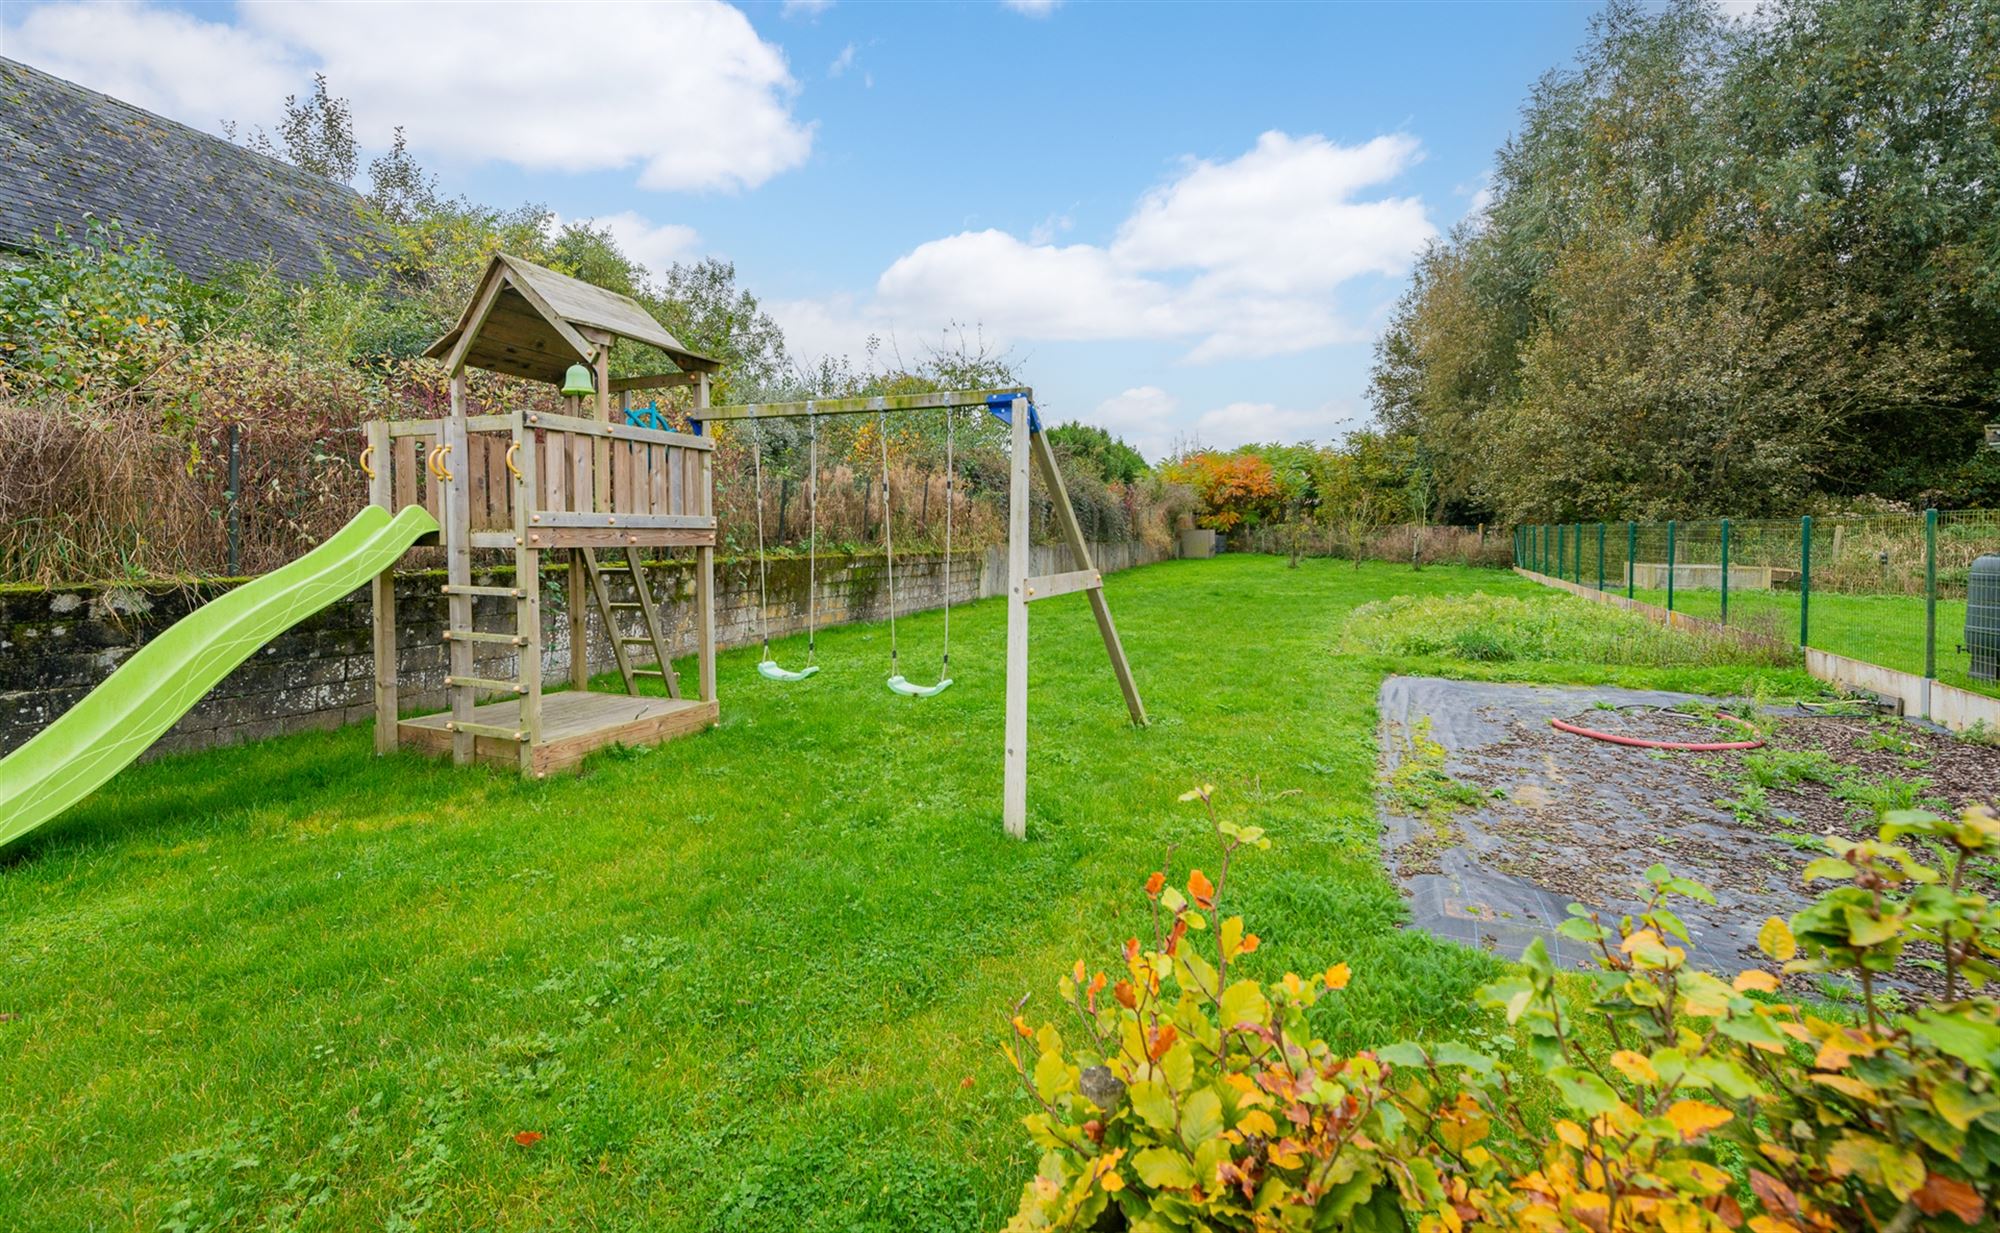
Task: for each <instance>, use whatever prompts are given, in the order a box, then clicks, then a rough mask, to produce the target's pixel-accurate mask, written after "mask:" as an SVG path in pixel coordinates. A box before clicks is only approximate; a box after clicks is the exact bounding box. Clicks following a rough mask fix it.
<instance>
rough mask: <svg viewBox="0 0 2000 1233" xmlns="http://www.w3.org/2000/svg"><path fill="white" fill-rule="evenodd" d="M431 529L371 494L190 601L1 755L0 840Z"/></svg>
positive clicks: (413, 513) (137, 747)
mask: <svg viewBox="0 0 2000 1233" xmlns="http://www.w3.org/2000/svg"><path fill="white" fill-rule="evenodd" d="M437 529H438V524H437V520H436V519H435V518H432V517H431V516H430V514H428V513H426V512H425V511H424V510H423V509H421V508H419V507H417V506H414V505H412V506H410V507H409V508H407V509H405V510H403V512H401V513H399V514H397V515H396V516H395V517H393V518H392V517H390V516H389V511H387V510H385V509H383V508H381V507H380V506H375V505H371V506H369V507H368V508H367V509H365V510H362V511H361V513H359V514H357V515H356V516H355V518H354V521H352V522H350V523H348V524H347V525H346V526H345V527H342V528H341V529H340V531H339V532H338V533H337V534H335V535H334V536H333V538H331V539H329V540H327V541H326V543H324V544H321V545H320V546H319V547H318V548H315V549H313V550H312V551H311V552H309V553H307V554H306V555H305V556H302V557H300V558H299V559H298V560H296V561H293V562H292V563H291V564H290V565H287V566H285V567H284V568H283V569H279V570H275V571H273V572H271V573H268V574H265V575H264V576H263V577H261V578H257V579H254V580H252V581H250V582H246V583H244V584H243V585H242V586H239V587H237V588H235V589H234V590H232V591H230V592H229V593H228V594H227V595H224V596H222V597H220V598H218V599H217V600H215V601H214V602H213V603H209V604H204V605H203V606H202V607H200V608H198V609H196V610H195V611H193V612H191V613H189V614H188V615H187V616H186V617H185V618H184V619H182V620H180V621H177V622H175V623H174V625H173V626H172V627H170V628H168V629H167V630H165V631H163V632H162V633H161V634H160V636H159V637H157V638H154V639H153V640H152V641H151V642H148V643H147V644H146V645H145V646H142V647H140V648H139V649H138V650H137V651H134V652H133V653H132V655H131V656H130V657H129V658H128V659H126V661H125V662H124V663H123V664H120V665H119V667H118V670H117V671H116V672H113V673H112V674H111V675H110V677H109V678H107V679H106V680H105V682H104V683H103V684H102V685H99V686H98V687H97V688H96V689H94V690H92V691H90V693H89V694H87V695H85V697H84V698H83V700H82V701H81V702H78V703H77V704H76V705H75V706H73V707H71V708H70V709H69V710H68V711H67V712H65V713H64V714H63V716H62V717H61V718H60V719H58V720H56V721H55V722H54V723H52V724H50V725H49V726H48V727H47V728H44V729H43V730H42V731H40V732H38V733H36V734H35V736H34V737H33V738H31V739H30V740H29V741H28V742H27V744H25V745H22V746H21V747H20V748H19V749H17V750H15V751H14V752H13V753H11V754H9V755H7V757H5V758H4V759H0V847H4V846H6V845H7V844H10V843H12V842H14V841H15V840H16V839H19V838H20V837H21V836H23V835H25V834H27V833H28V832H29V831H31V830H34V829H35V828H36V827H38V826H40V825H41V824H42V823H44V822H46V821H48V820H49V819H50V818H53V817H55V816H56V815H57V814H59V813H61V812H62V811H63V810H65V809H67V808H69V807H70V806H71V805H74V804H75V803H76V802H78V801H80V800H82V799H83V798H84V797H86V796H88V795H89V794H90V793H92V792H94V791H96V790H97V789H98V788H99V787H101V786H102V785H103V784H104V782H105V781H106V780H108V779H110V778H111V777H112V776H113V775H116V774H117V773H118V772H119V771H121V770H123V769H125V767H127V766H129V765H130V764H131V762H132V760H133V759H134V758H137V757H138V756H139V755H140V754H142V753H144V752H146V750H147V749H148V748H149V747H150V746H151V745H152V744H153V742H154V741H156V740H158V739H160V737H161V736H162V735H163V734H164V733H165V732H166V731H167V729H169V728H171V727H173V725H174V721H175V720H177V719H179V718H180V717H181V716H182V715H185V714H186V713H187V712H188V711H189V710H190V709H191V708H192V707H193V706H194V705H195V703H197V702H200V701H201V700H202V698H203V696H205V695H206V694H207V693H208V691H209V690H211V689H213V688H215V686H216V685H218V684H220V683H221V682H222V679H223V678H224V677H226V676H228V675H229V674H230V672H232V671H234V670H235V668H236V667H237V665H239V664H241V663H242V662H243V661H244V660H246V659H248V658H250V657H251V656H252V655H254V654H256V653H257V650H258V648H259V647H262V646H263V645H264V644H265V643H267V642H269V641H270V640H271V639H272V638H274V637H276V636H277V635H278V634H280V633H282V632H284V631H285V630H287V629H289V628H291V627H292V626H294V625H296V624H298V623H299V622H300V621H303V620H305V619H306V618H307V617H309V616H311V615H313V614H314V613H316V612H318V611H320V610H321V609H323V608H325V607H327V606H328V605H330V604H332V603H333V602H334V601H335V600H338V599H339V598H341V597H342V596H344V595H348V594H351V593H352V592H353V591H354V590H355V588H357V587H359V586H361V585H363V584H364V583H366V582H367V581H368V580H369V579H370V578H372V577H374V576H375V575H376V574H378V573H381V572H382V571H383V570H384V569H387V568H388V567H389V566H391V565H393V564H394V563H395V562H396V559H397V558H398V557H400V556H401V555H402V554H403V553H404V551H405V550H407V549H408V548H409V547H410V545H411V544H413V543H415V542H416V541H417V539H418V537H420V536H423V535H426V534H429V533H431V532H433V531H436V530H437Z"/></svg>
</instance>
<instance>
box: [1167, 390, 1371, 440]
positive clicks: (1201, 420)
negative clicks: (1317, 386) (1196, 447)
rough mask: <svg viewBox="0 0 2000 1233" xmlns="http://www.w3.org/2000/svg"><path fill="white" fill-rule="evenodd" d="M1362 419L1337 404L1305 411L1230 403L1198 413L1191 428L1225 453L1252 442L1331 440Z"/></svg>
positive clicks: (1260, 403)
mask: <svg viewBox="0 0 2000 1233" xmlns="http://www.w3.org/2000/svg"><path fill="white" fill-rule="evenodd" d="M1363 418H1364V417H1363V416H1361V415H1360V414H1359V413H1357V412H1356V411H1355V410H1354V409H1353V408H1351V407H1347V406H1343V405H1342V404H1340V403H1327V404H1326V405H1324V406H1321V407H1319V408H1317V409H1314V410H1310V411H1307V410H1300V409H1295V408H1289V407H1280V406H1278V405H1276V404H1275V403H1268V402H1232V403H1230V404H1229V405H1228V406H1226V407H1218V408H1216V409H1215V410H1213V411H1204V412H1202V413H1201V414H1200V415H1199V416H1197V417H1196V418H1195V421H1194V425H1193V429H1194V435H1195V436H1196V437H1197V438H1199V439H1200V441H1201V443H1202V444H1203V445H1206V446H1211V447H1213V448H1215V449H1224V450H1226V449H1234V448H1236V447H1237V446H1239V445H1247V444H1249V443H1250V442H1252V441H1333V440H1336V439H1338V438H1339V437H1340V436H1341V435H1342V434H1344V433H1345V432H1347V431H1348V430H1349V429H1351V428H1354V427H1356V426H1358V425H1359V424H1360V423H1361V421H1362V419H1363Z"/></svg>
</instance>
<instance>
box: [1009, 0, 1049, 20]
mask: <svg viewBox="0 0 2000 1233" xmlns="http://www.w3.org/2000/svg"><path fill="white" fill-rule="evenodd" d="M1062 2H1063V0H1000V6H1001V7H1002V8H1009V9H1013V10H1014V11H1015V12H1016V13H1025V14H1027V15H1028V16H1029V17H1047V16H1048V15H1049V14H1051V13H1053V12H1055V11H1056V10H1057V9H1059V8H1061V7H1062Z"/></svg>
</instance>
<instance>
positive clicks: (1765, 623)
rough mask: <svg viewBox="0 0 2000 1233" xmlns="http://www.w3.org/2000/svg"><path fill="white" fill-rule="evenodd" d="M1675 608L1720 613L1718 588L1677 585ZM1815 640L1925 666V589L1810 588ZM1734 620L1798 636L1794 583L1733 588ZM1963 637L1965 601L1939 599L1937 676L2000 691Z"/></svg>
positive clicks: (1652, 595)
mask: <svg viewBox="0 0 2000 1233" xmlns="http://www.w3.org/2000/svg"><path fill="white" fill-rule="evenodd" d="M1635 598H1637V599H1640V600H1642V601H1644V602H1646V603H1649V604H1660V605H1665V603H1666V602H1667V593H1666V592H1665V591H1639V592H1637V594H1636V595H1635ZM1674 608H1675V609H1676V610H1677V611H1682V612H1689V613H1693V614H1694V615H1696V616H1704V617H1708V618H1710V619H1711V620H1713V619H1715V618H1717V617H1719V616H1720V615H1721V613H1722V592H1721V591H1719V590H1713V589H1709V590H1702V589H1676V590H1675V591H1674ZM1809 617H1810V620H1811V626H1810V628H1809V629H1808V631H1807V633H1808V637H1809V638H1810V640H1811V644H1812V645H1813V646H1815V647H1817V648H1819V649H1820V650H1822V651H1831V652H1833V653H1834V654H1835V655H1846V656H1848V657H1849V658H1852V659H1865V660H1867V661H1868V662H1869V663H1871V664H1880V665H1882V666H1883V667H1884V668H1894V669H1897V670H1898V671H1901V672H1914V673H1916V674H1918V675H1919V676H1921V675H1922V674H1923V671H1924V599H1923V596H1921V595H1842V594H1837V593H1834V592H1828V591H1822V592H1816V593H1815V594H1814V595H1813V596H1812V605H1811V612H1810V613H1809ZM1729 620H1730V623H1731V624H1748V625H1749V626H1750V627H1751V628H1753V629H1759V630H1766V631H1768V632H1770V633H1773V634H1777V635H1779V636H1780V637H1783V638H1787V639H1790V640H1792V641H1794V642H1796V641H1797V640H1798V636H1799V595H1798V592H1796V591H1741V590H1733V591H1731V592H1730V593H1729ZM1964 641H1965V601H1964V600H1962V599H1959V600H1949V599H1941V600H1939V601H1938V606H1937V679H1938V680H1940V681H1943V682H1944V683H1945V684H1947V685H1956V686H1958V687H1959V688H1960V689H1970V690H1974V691H1976V692H1978V693H1982V694H1989V695H1991V696H1993V697H2000V687H1996V686H1995V684H1994V683H1993V682H1992V681H1975V680H1973V679H1972V678H1971V677H1970V676H1967V675H1966V672H1965V669H1966V665H1967V662H1968V660H1967V657H1966V655H1965V653H1964V652H1963V651H1960V650H1958V649H1957V648H1958V646H1959V644H1960V643H1962V642H1964Z"/></svg>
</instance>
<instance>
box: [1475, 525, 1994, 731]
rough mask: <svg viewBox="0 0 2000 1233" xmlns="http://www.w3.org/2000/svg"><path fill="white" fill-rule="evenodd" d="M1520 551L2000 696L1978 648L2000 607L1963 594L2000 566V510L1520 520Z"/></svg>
mask: <svg viewBox="0 0 2000 1233" xmlns="http://www.w3.org/2000/svg"><path fill="white" fill-rule="evenodd" d="M1981 557H1990V558H1992V560H1991V561H1989V562H1987V563H1985V564H1983V565H1977V566H1976V565H1975V563H1976V562H1978V561H1979V559H1980V558H1981ZM1514 560H1515V563H1516V564H1518V565H1520V566H1521V567H1522V568H1525V569H1530V570H1533V571H1535V572H1537V573H1541V574H1546V575H1549V576H1550V577H1555V578H1561V579H1564V580H1566V581H1569V582H1574V583H1577V584H1578V585H1581V586H1586V587H1594V588H1597V589H1599V590H1606V591H1614V592H1617V593H1619V594H1623V595H1625V596H1628V597H1629V598H1632V599H1636V600H1639V601H1641V602H1644V603H1649V604H1656V605H1659V606H1661V607H1664V608H1666V609H1668V610H1669V611H1673V612H1685V613H1688V614H1689V615H1691V616H1698V617H1706V618H1708V619H1709V620H1714V621H1720V622H1722V623H1723V624H1725V625H1730V626H1735V627H1738V628H1746V629H1750V630H1753V631H1755V632H1757V633H1762V634H1766V635H1769V636H1771V637H1774V638H1779V639H1783V640H1786V641H1790V642H1795V643H1797V644H1798V645H1800V646H1805V647H1813V648H1815V649H1818V650H1822V651H1830V652H1832V653H1834V654H1836V655H1845V656H1848V657H1851V658H1854V659H1860V660H1866V661H1867V662H1869V663H1873V664H1880V665H1881V666H1883V667H1885V668H1894V669H1896V670H1898V671H1901V672H1910V673H1915V674H1918V675H1921V676H1925V677H1928V678H1931V679H1934V680H1939V681H1943V682H1945V683H1946V684H1950V685H1957V686H1959V687H1961V688H1966V689H1972V690H1975V691H1977V692H1980V693H1984V694H1989V695H1993V696H1996V697H2000V686H1996V682H1995V679H1994V676H1995V668H1994V656H1993V655H1992V654H1991V653H1979V648H1983V647H1990V646H1993V645H1995V643H1996V642H2000V610H1996V611H1994V612H1993V613H1991V614H1989V613H1988V612H1987V606H1986V605H1985V604H1984V603H1983V602H1981V603H1969V599H1970V598H1971V594H1970V593H1971V591H1972V590H1974V589H1975V588H1977V587H1978V586H1980V585H1981V583H1978V582H1975V574H1977V575H1978V577H1979V578H1981V579H1984V578H1986V577H1988V576H1992V577H1995V578H2000V511H1996V510H1926V511H1924V512H1923V513H1917V514H1865V515H1864V514H1857V515H1845V514H1843V515H1834V516H1821V517H1814V518H1798V519H1729V518H1723V519H1709V520H1703V521H1695V522H1644V523H1642V522H1585V523H1553V524H1537V525H1529V526H1523V527H1519V528H1516V530H1515V532H1514ZM1990 585H1992V586H2000V581H1996V582H1995V583H1993V584H1990ZM1982 597H1983V593H1982Z"/></svg>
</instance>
